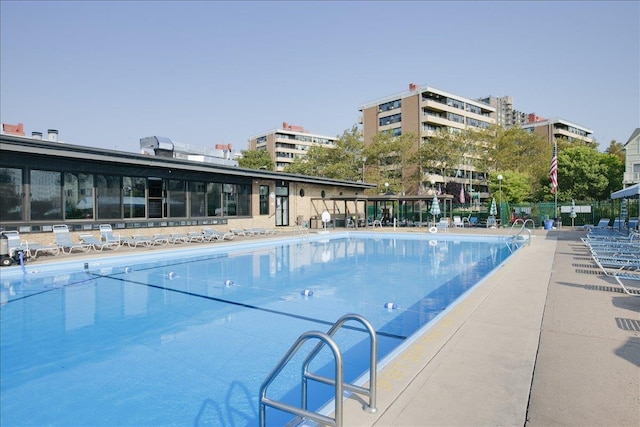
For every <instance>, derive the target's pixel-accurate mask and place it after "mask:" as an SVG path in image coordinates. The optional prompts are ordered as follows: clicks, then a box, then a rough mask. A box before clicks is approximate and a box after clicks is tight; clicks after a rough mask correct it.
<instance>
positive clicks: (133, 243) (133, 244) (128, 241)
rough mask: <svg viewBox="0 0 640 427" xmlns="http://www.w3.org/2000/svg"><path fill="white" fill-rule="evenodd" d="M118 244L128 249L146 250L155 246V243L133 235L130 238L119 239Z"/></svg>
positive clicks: (145, 237)
mask: <svg viewBox="0 0 640 427" xmlns="http://www.w3.org/2000/svg"><path fill="white" fill-rule="evenodd" d="M120 244H122V245H127V246H129V247H130V248H137V247H138V246H142V247H145V248H148V247H150V246H153V245H155V244H156V242H155V241H154V239H151V238H149V237H147V236H141V235H133V236H131V237H126V236H125V237H120Z"/></svg>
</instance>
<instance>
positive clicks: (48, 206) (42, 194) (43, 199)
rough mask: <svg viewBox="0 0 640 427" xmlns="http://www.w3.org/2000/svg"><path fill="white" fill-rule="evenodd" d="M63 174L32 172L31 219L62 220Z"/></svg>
mask: <svg viewBox="0 0 640 427" xmlns="http://www.w3.org/2000/svg"><path fill="white" fill-rule="evenodd" d="M61 175H62V174H61V173H60V172H51V171H41V170H32V171H31V174H30V177H31V179H30V181H31V219H32V220H36V221H37V220H54V219H58V220H60V219H62V194H61V179H62V177H61Z"/></svg>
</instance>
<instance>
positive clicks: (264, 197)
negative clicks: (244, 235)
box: [259, 185, 269, 215]
mask: <svg viewBox="0 0 640 427" xmlns="http://www.w3.org/2000/svg"><path fill="white" fill-rule="evenodd" d="M259 194H260V215H269V186H268V185H261V186H260V190H259Z"/></svg>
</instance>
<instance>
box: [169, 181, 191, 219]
mask: <svg viewBox="0 0 640 427" xmlns="http://www.w3.org/2000/svg"><path fill="white" fill-rule="evenodd" d="M186 216H187V191H186V182H185V181H182V180H177V179H170V180H169V217H170V218H184V217H186Z"/></svg>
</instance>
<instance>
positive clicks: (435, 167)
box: [419, 131, 472, 187]
mask: <svg viewBox="0 0 640 427" xmlns="http://www.w3.org/2000/svg"><path fill="white" fill-rule="evenodd" d="M471 151H472V146H471V144H470V139H469V138H468V135H467V134H453V133H448V132H442V131H439V132H436V133H435V134H434V135H432V136H430V137H428V138H427V140H426V141H424V142H423V143H422V144H421V145H420V152H419V159H420V162H421V163H422V164H421V166H422V168H423V169H424V170H426V171H437V172H438V173H439V174H440V175H441V176H442V177H443V180H444V186H445V187H446V184H447V181H446V177H447V176H455V175H456V174H457V173H456V171H457V170H459V168H460V165H461V163H462V162H463V159H464V158H465V156H468V155H469V153H470V152H471Z"/></svg>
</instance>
